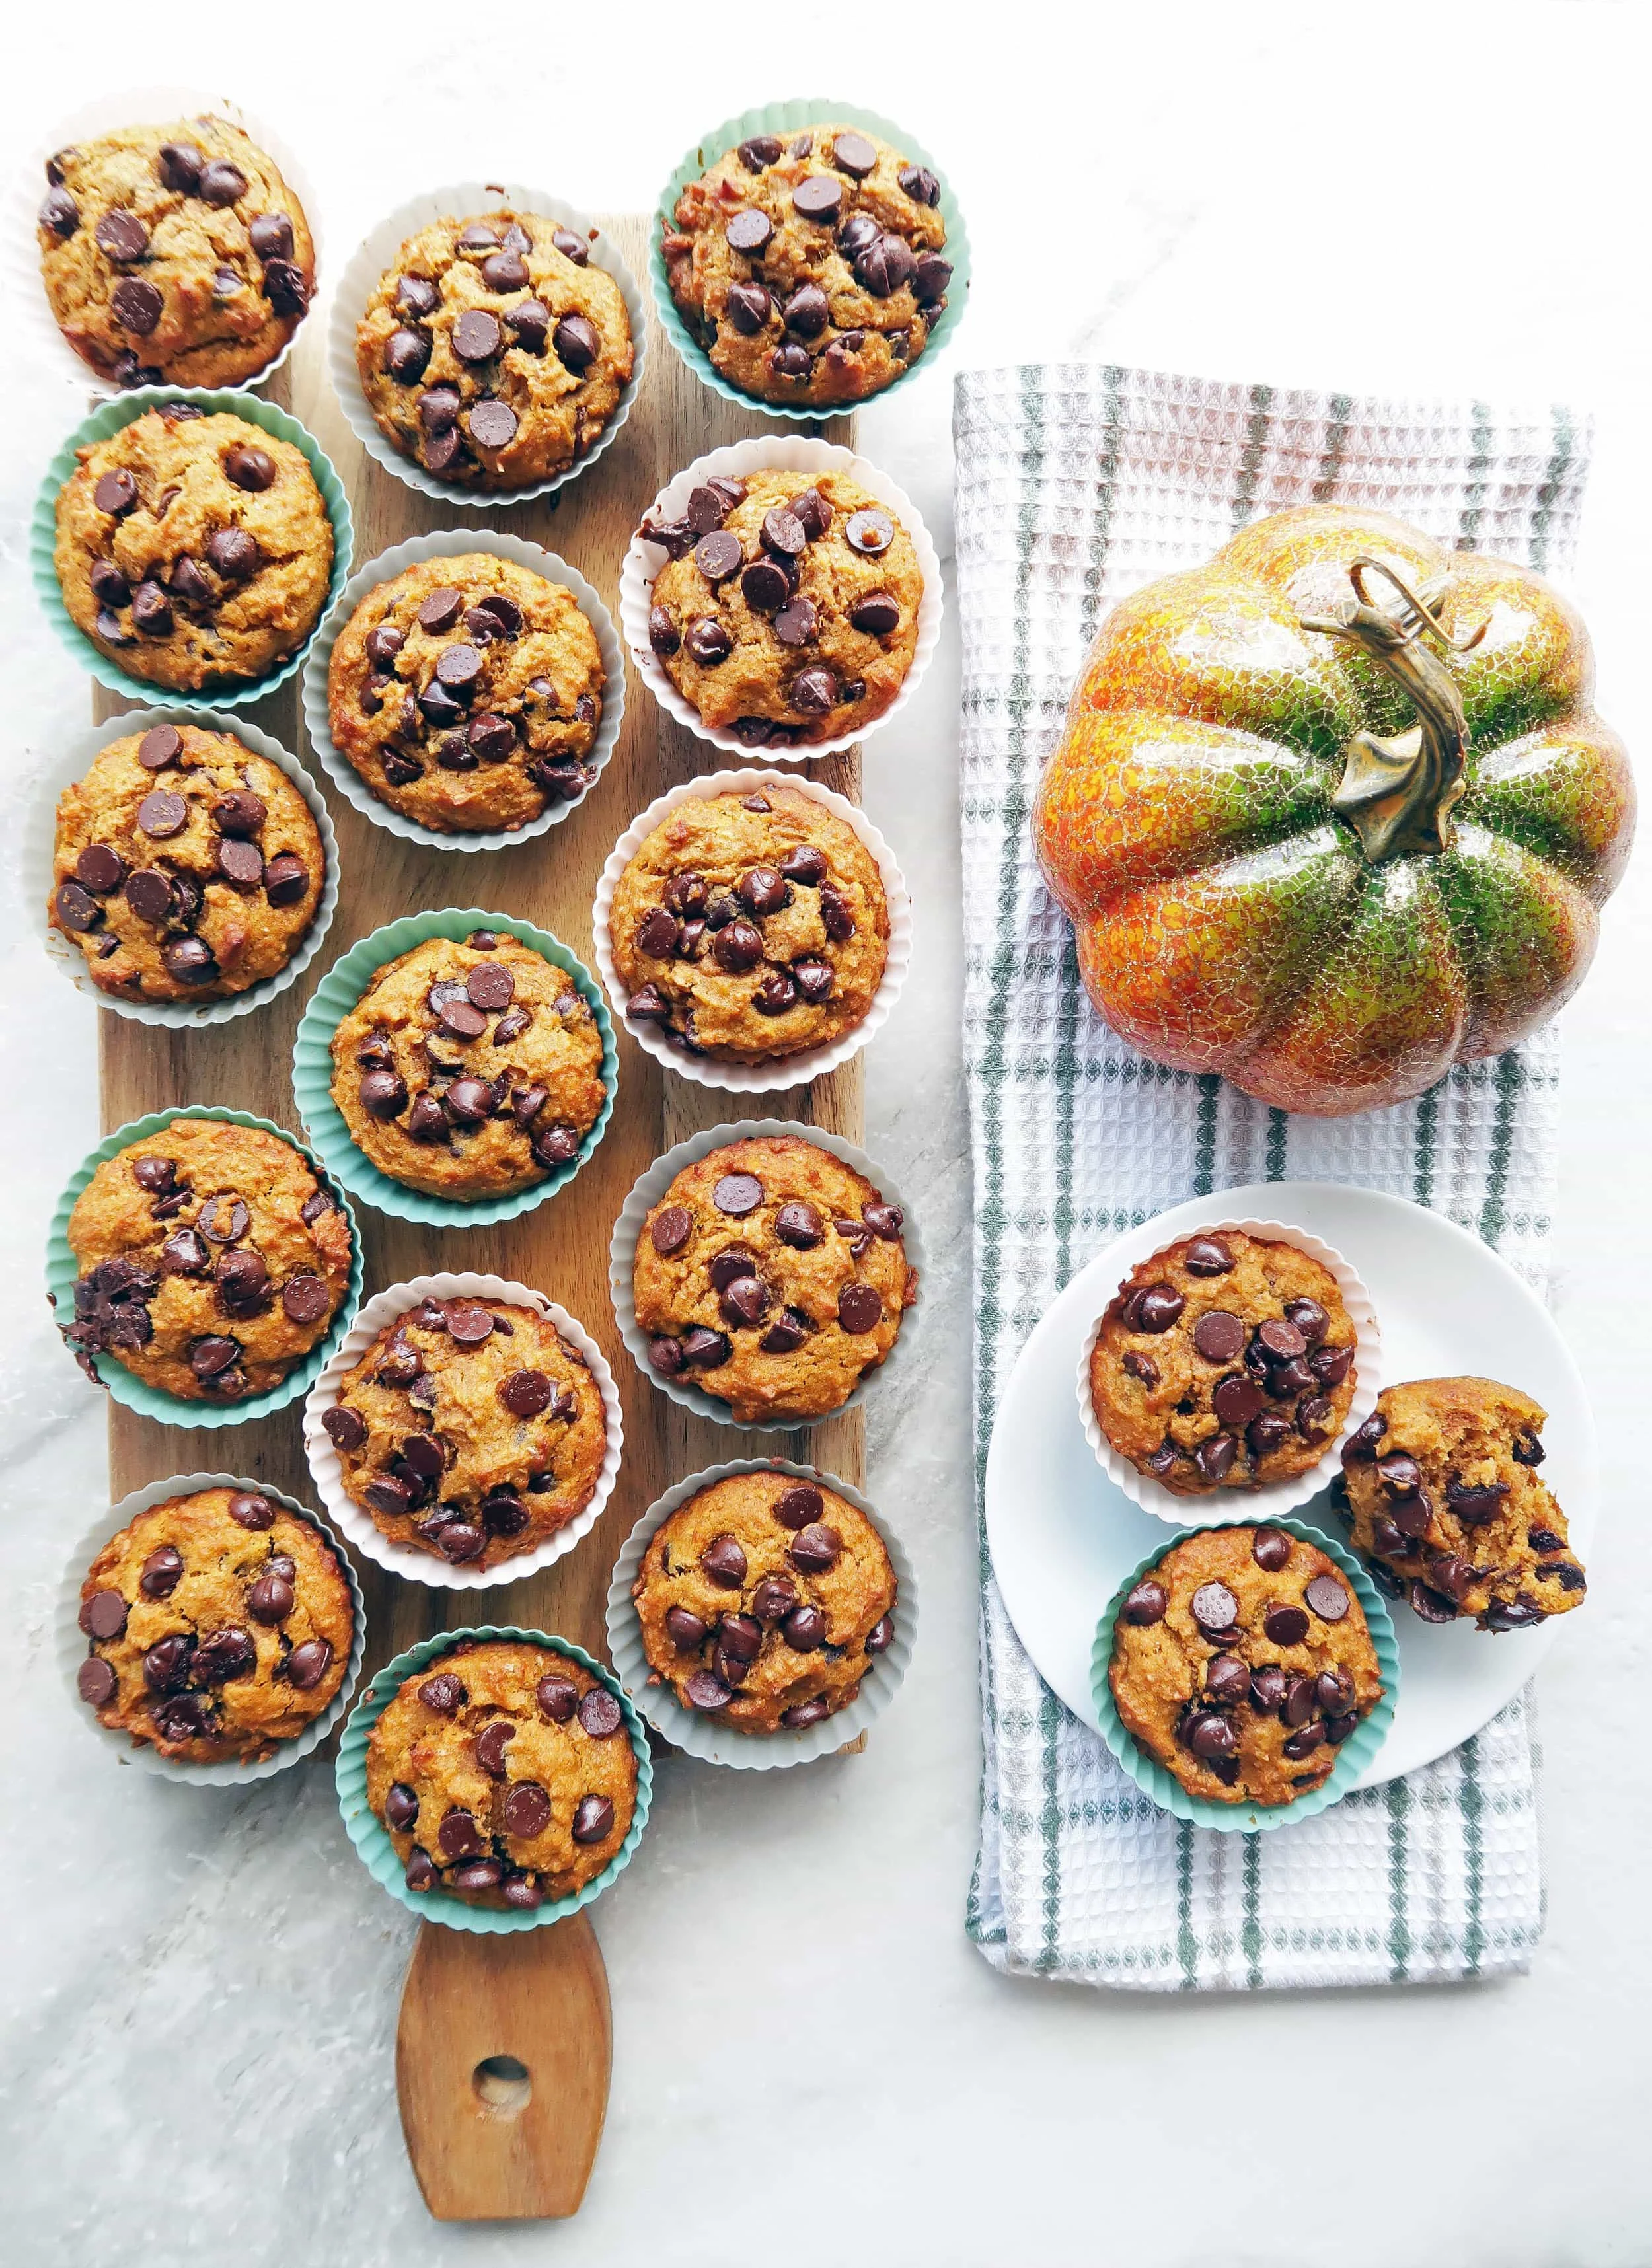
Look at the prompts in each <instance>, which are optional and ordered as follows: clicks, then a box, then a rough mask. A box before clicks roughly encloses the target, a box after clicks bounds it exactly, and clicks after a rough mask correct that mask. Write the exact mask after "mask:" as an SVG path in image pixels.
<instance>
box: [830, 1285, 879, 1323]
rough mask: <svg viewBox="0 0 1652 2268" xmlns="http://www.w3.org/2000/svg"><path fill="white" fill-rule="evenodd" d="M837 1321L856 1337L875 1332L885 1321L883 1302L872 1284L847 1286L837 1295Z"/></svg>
mask: <svg viewBox="0 0 1652 2268" xmlns="http://www.w3.org/2000/svg"><path fill="white" fill-rule="evenodd" d="M837 1320H838V1322H840V1323H841V1324H842V1326H843V1328H844V1330H846V1331H851V1332H853V1333H855V1334H856V1335H859V1334H861V1333H863V1332H866V1331H874V1330H876V1329H877V1327H878V1325H879V1324H880V1323H881V1322H882V1320H883V1302H882V1300H881V1299H880V1297H879V1296H878V1293H877V1292H876V1291H875V1290H874V1288H873V1286H872V1285H870V1284H860V1283H855V1284H845V1285H844V1287H843V1290H842V1291H841V1292H839V1293H838V1294H837Z"/></svg>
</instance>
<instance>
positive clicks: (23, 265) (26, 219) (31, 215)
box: [0, 86, 323, 401]
mask: <svg viewBox="0 0 1652 2268" xmlns="http://www.w3.org/2000/svg"><path fill="white" fill-rule="evenodd" d="M208 114H210V115H211V116H213V117H215V118H221V119H223V120H224V121H225V122H226V124H228V125H231V126H238V127H240V130H241V132H242V133H243V134H245V135H246V136H247V138H248V140H249V141H252V142H255V143H256V144H257V145H258V147H259V148H260V149H261V150H262V151H263V152H264V154H265V156H266V157H268V158H272V159H273V160H274V161H275V166H276V170H277V173H280V175H281V177H282V179H283V180H284V181H285V182H286V184H287V187H288V188H290V189H291V191H292V194H293V195H294V196H295V197H296V198H297V199H298V201H299V205H300V206H301V207H302V208H303V211H304V217H305V220H306V224H307V225H308V227H309V231H310V241H311V243H312V244H313V247H315V290H314V292H313V295H312V297H311V300H310V307H309V313H307V314H306V316H304V317H303V318H302V320H300V321H299V325H298V327H297V328H296V329H295V330H294V332H293V334H292V336H291V338H290V339H289V340H288V341H287V343H286V344H285V346H284V347H283V348H282V350H281V351H280V352H279V353H278V354H277V355H275V356H274V357H272V358H271V359H270V360H269V362H267V363H266V364H265V365H264V366H263V368H262V370H261V371H258V372H255V373H254V375H253V376H252V377H251V378H243V379H238V380H237V381H236V383H235V385H234V386H233V387H228V386H225V387H217V388H215V389H214V390H215V391H216V392H218V393H224V394H227V393H237V394H243V393H246V392H247V389H248V388H249V387H255V386H258V387H261V386H262V385H263V383H264V381H265V379H268V378H272V377H273V376H274V375H275V373H276V372H277V371H278V370H279V369H280V368H281V365H282V364H283V363H284V362H285V361H286V359H287V357H288V356H289V355H290V354H291V352H292V350H293V348H294V347H295V346H297V344H298V342H299V339H300V338H301V337H302V336H303V335H304V326H305V324H306V322H309V321H312V320H314V318H315V309H316V302H317V301H318V300H319V299H320V298H321V288H322V273H323V271H322V265H321V259H322V247H321V212H320V206H319V203H318V201H317V198H316V195H315V190H314V188H313V184H312V182H311V180H310V178H309V175H308V173H307V172H306V168H305V167H304V166H302V165H301V164H300V162H299V160H298V159H297V158H295V157H294V156H293V154H292V151H291V146H290V145H289V144H288V143H287V142H286V141H284V139H283V138H282V137H281V136H278V135H277V134H273V133H271V131H270V130H269V128H268V127H267V126H265V125H264V124H263V123H262V122H261V121H260V120H259V119H256V118H254V117H253V116H251V115H250V114H248V113H247V111H245V110H243V109H242V108H241V107H240V104H239V103H237V102H231V101H228V100H226V99H225V97H224V96H222V95H217V94H203V93H202V92H200V90H199V89H198V88H191V87H178V86H154V87H142V88H140V89H139V90H138V91H137V92H136V93H135V94H105V95H100V96H98V97H97V98H96V99H95V100H93V101H91V102H86V103H83V104H82V105H80V106H79V107H77V109H75V110H72V111H70V113H69V114H67V115H66V116H65V117H63V118H60V119H59V120H58V122H57V123H56V125H55V127H54V128H53V129H51V131H50V132H49V133H48V134H47V135H44V136H41V139H40V140H39V141H38V142H37V143H36V144H34V146H33V149H31V150H30V151H28V153H27V154H26V157H25V158H24V159H23V162H22V164H21V165H20V166H18V168H17V170H16V172H15V173H14V174H13V177H12V180H11V189H10V193H9V195H8V196H7V198H6V200H5V209H4V252H0V284H3V285H4V289H5V291H6V296H7V298H8V299H9V301H10V304H11V310H12V312H13V313H18V312H20V313H21V314H22V317H23V320H24V321H25V322H26V325H27V327H28V331H29V340H28V347H29V349H31V350H33V351H31V352H29V353H28V354H27V359H28V360H30V361H31V362H33V361H35V360H36V359H37V358H38V360H39V361H40V363H41V365H44V366H45V367H47V368H48V369H52V370H55V372H57V373H58V375H59V376H60V377H63V378H68V379H71V380H72V382H73V383H74V385H75V386H76V387H77V389H78V391H79V392H80V393H82V394H92V396H93V397H94V398H95V399H97V400H98V401H105V400H107V399H109V398H111V397H112V396H114V395H116V394H122V393H123V392H124V391H125V388H124V387H120V386H117V385H116V384H115V382H114V379H112V378H106V377H105V376H104V375H103V373H102V372H100V371H99V370H96V369H94V367H93V366H92V364H91V363H89V362H83V361H82V359H81V357H79V356H78V355H77V353H76V352H75V350H74V349H73V347H71V346H70V343H69V342H68V340H67V339H66V338H65V337H64V336H63V333H62V332H61V331H60V330H59V329H58V328H57V325H56V322H55V320H54V318H53V315H52V311H51V306H50V305H49V303H48V299H47V297H46V287H45V284H44V281H43V279H42V277H41V252H40V245H39V242H38V241H37V217H38V215H39V211H40V206H41V199H42V197H44V195H46V189H47V180H46V160H47V159H48V158H49V157H50V156H51V155H52V154H53V152H54V151H58V150H63V149H66V148H67V147H68V146H69V144H70V143H73V142H82V141H92V140H95V139H96V138H97V137H98V136H100V135H103V134H114V133H117V132H118V131H119V130H120V129H121V128H122V127H123V126H154V125H163V124H165V123H166V122H168V121H170V120H172V119H174V118H199V117H203V116H205V115H208Z"/></svg>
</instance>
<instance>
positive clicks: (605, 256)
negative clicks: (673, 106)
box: [327, 181, 648, 512]
mask: <svg viewBox="0 0 1652 2268" xmlns="http://www.w3.org/2000/svg"><path fill="white" fill-rule="evenodd" d="M503 210H512V211H514V212H521V213H542V214H543V215H544V217H545V218H546V219H547V220H553V221H555V222H556V223H557V226H558V227H560V228H566V229H571V230H572V232H573V233H574V234H575V235H576V236H582V237H584V238H585V239H586V242H587V243H588V244H589V245H590V247H591V252H590V260H591V265H592V266H593V267H595V268H601V269H602V270H603V271H604V272H605V274H607V275H608V276H612V277H613V279H614V281H615V283H616V284H618V286H619V291H620V297H621V298H623V300H624V302H625V313H626V318H627V320H628V321H629V322H630V324H631V349H632V355H633V361H632V365H631V382H630V384H629V385H628V386H626V387H624V389H623V392H622V393H621V394H620V398H619V400H618V401H617V402H616V404H615V409H614V415H613V416H611V417H610V418H609V419H608V423H607V424H606V425H605V426H604V427H603V428H602V431H601V433H600V434H599V435H598V436H597V438H596V439H595V440H594V442H593V443H592V444H591V446H590V447H589V448H588V449H587V450H586V453H585V454H584V455H583V456H582V457H576V458H575V459H574V460H573V462H572V465H569V466H568V467H566V468H564V470H563V471H562V472H560V473H553V474H552V475H550V477H549V479H548V480H542V481H530V482H527V485H526V486H524V487H522V488H516V489H494V488H482V487H473V486H471V485H470V483H468V482H465V481H443V480H439V479H438V478H437V477H436V475H435V474H434V473H429V472H426V471H425V469H424V466H423V465H420V464H417V463H415V461H414V460H413V459H412V458H411V457H407V456H403V454H402V452H401V450H400V449H398V448H397V447H396V446H395V443H394V442H393V441H392V440H391V439H390V438H389V436H388V434H387V433H385V432H383V431H380V427H379V425H378V423H377V422H376V420H375V419H374V417H373V415H372V411H371V409H368V407H367V397H366V396H365V394H363V392H362V390H361V375H360V372H358V370H357V368H356V328H357V326H358V323H359V322H360V320H361V318H362V313H363V311H364V310H365V307H366V305H367V302H368V300H369V299H370V298H372V293H373V288H374V286H375V285H376V284H377V283H378V281H379V278H380V276H382V275H383V274H384V272H385V270H386V269H387V268H388V267H389V266H390V265H391V263H392V262H393V261H395V256H396V254H397V253H398V252H400V250H401V248H402V246H403V245H404V244H405V243H406V242H407V239H409V237H410V236H417V235H418V234H419V232H421V231H422V230H424V229H427V228H429V227H430V225H431V223H432V222H433V221H439V220H450V219H451V220H468V219H470V218H472V217H475V216H476V215H479V214H486V213H490V212H495V211H503ZM647 335H648V326H647V320H646V317H645V313H644V309H643V296H642V293H641V292H640V291H638V288H637V281H636V278H635V277H634V276H632V274H631V269H629V268H628V267H627V266H626V264H625V261H624V259H623V256H622V254H621V252H620V249H619V247H618V246H617V245H616V243H615V241H614V239H613V238H612V237H611V236H609V235H608V233H607V232H606V231H605V230H602V229H599V228H598V226H597V225H596V223H595V221H594V220H593V219H592V218H591V217H590V215H589V214H588V213H583V212H581V211H580V210H579V208H578V207H577V206H574V205H571V204H568V203H564V200H563V199H562V198H561V197H553V196H551V195H549V193H548V192H547V191H546V190H543V189H530V188H524V187H523V186H522V184H521V183H520V182H518V181H505V182H499V181H456V182H454V183H453V184H452V185H451V186H450V187H448V188H437V189H426V190H424V191H423V192H422V193H421V194H420V195H418V196H416V197H409V198H408V199H407V201H406V203H403V204H399V205H398V206H397V207H396V209H395V211H394V212H392V213H388V214H387V215H386V217H384V219H383V220H381V221H380V222H378V223H377V224H376V225H374V226H373V227H372V229H370V230H369V231H368V232H367V234H366V235H365V237H364V238H363V239H362V241H361V243H360V244H359V245H358V247H356V250H355V251H354V252H353V253H352V254H350V259H349V261H347V262H346V263H345V266H344V268H343V272H342V273H341V275H340V276H339V279H338V284H337V288H336V291H334V293H333V298H332V303H331V305H330V306H329V307H328V312H327V374H328V377H329V378H330V379H332V381H333V391H334V393H335V394H337V396H338V401H339V407H340V409H343V413H344V417H345V421H346V423H348V424H349V426H350V431H351V432H352V433H353V434H354V435H355V437H356V438H357V439H358V441H359V442H360V443H361V446H362V447H363V448H364V449H365V451H366V452H367V454H368V455H369V456H370V457H372V459H373V460H375V462H377V463H379V464H380V465H382V466H383V467H384V468H385V470H386V472H387V473H394V474H395V476H396V478H397V479H398V480H399V481H405V482H407V484H408V486H409V488H410V489H417V490H418V491H419V493H420V494H421V495H422V496H427V497H435V499H436V501H437V502H438V503H439V504H468V505H469V506H470V507H471V508H472V509H473V510H475V511H478V512H486V511H488V510H490V509H491V508H494V507H497V506H498V505H499V504H525V503H526V502H527V499H528V498H529V497H541V496H549V495H551V494H552V493H553V491H554V490H557V489H560V488H563V487H564V486H565V485H566V484H567V482H570V481H575V480H578V479H579V475H580V474H581V473H583V472H586V471H588V470H589V469H590V468H591V467H592V466H593V465H594V464H595V463H596V461H597V460H598V458H599V457H601V454H602V453H603V451H604V450H605V449H607V448H608V447H609V446H611V444H612V442H613V439H614V437H615V435H616V433H617V432H618V431H619V430H620V428H621V426H622V425H623V423H625V420H626V419H627V417H629V416H630V415H631V404H632V403H633V402H634V401H636V399H637V394H638V387H640V386H641V384H642V377H643V362H644V357H645V352H646V348H647Z"/></svg>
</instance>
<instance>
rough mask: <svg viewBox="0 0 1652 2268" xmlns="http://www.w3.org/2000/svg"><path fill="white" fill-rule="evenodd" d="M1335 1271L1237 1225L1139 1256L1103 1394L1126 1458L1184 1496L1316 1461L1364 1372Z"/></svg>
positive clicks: (1110, 1433) (1118, 1316) (1102, 1361)
mask: <svg viewBox="0 0 1652 2268" xmlns="http://www.w3.org/2000/svg"><path fill="white" fill-rule="evenodd" d="M1354 1354H1355V1335H1354V1329H1353V1322H1351V1321H1350V1319H1349V1316H1348V1311H1347V1309H1346V1307H1345V1306H1344V1305H1343V1300H1342V1293H1341V1292H1340V1290H1339V1286H1338V1284H1337V1279H1336V1278H1335V1277H1334V1276H1333V1275H1332V1274H1331V1270H1329V1269H1328V1268H1326V1267H1324V1265H1323V1264H1322V1263H1320V1262H1319V1261H1317V1260H1316V1259H1315V1258H1314V1256H1313V1255H1312V1254H1311V1253H1308V1252H1304V1251H1302V1249H1301V1248H1299V1247H1298V1246H1296V1245H1294V1244H1286V1243H1282V1242H1280V1241H1277V1240H1272V1239H1267V1238H1260V1237H1254V1236H1247V1235H1245V1234H1244V1233H1243V1231H1242V1230H1239V1229H1231V1228H1224V1229H1218V1230H1212V1231H1211V1232H1210V1233H1208V1234H1204V1235H1198V1236H1191V1237H1184V1238H1183V1239H1182V1240H1181V1241H1179V1242H1178V1243H1176V1244H1173V1245H1171V1246H1169V1248H1168V1249H1167V1250H1165V1251H1163V1252H1157V1253H1154V1255H1153V1256H1152V1257H1151V1258H1150V1259H1147V1260H1144V1261H1142V1262H1140V1263H1139V1264H1138V1265H1137V1266H1136V1267H1135V1268H1132V1270H1131V1272H1130V1274H1129V1275H1128V1276H1127V1277H1126V1278H1125V1280H1124V1282H1123V1283H1122V1284H1121V1285H1119V1287H1118V1290H1117V1292H1116V1293H1115V1294H1114V1297H1113V1299H1112V1300H1111V1302H1110V1305H1109V1307H1108V1309H1107V1313H1106V1314H1105V1315H1104V1316H1103V1320H1102V1323H1101V1327H1100V1329H1099V1330H1098V1331H1097V1333H1096V1337H1095V1347H1094V1350H1093V1351H1092V1353H1091V1357H1090V1400H1091V1403H1092V1406H1093V1407H1094V1409H1095V1416H1096V1419H1097V1422H1098V1423H1099V1424H1100V1425H1101V1428H1102V1431H1103V1432H1104V1433H1105V1434H1106V1436H1107V1438H1108V1440H1110V1442H1111V1443H1112V1445H1113V1447H1114V1448H1115V1449H1117V1452H1118V1454H1119V1455H1120V1456H1122V1457H1127V1458H1128V1459H1129V1461H1130V1462H1131V1463H1132V1465H1134V1466H1135V1468H1136V1469H1137V1471H1138V1472H1141V1473H1147V1474H1149V1475H1150V1476H1152V1477H1153V1478H1154V1480H1156V1481H1158V1482H1160V1483H1161V1484H1162V1485H1163V1486H1164V1487H1165V1488H1167V1489H1169V1491H1170V1492H1171V1494H1172V1495H1173V1496H1202V1495H1205V1494H1206V1493H1207V1492H1208V1491H1210V1490H1212V1489H1217V1488H1261V1487H1265V1485H1266V1484H1269V1483H1270V1482H1273V1481H1283V1480H1291V1479H1294V1477H1295V1476H1296V1475H1297V1474H1299V1473H1305V1472H1309V1471H1311V1469H1313V1467H1314V1466H1315V1465H1316V1464H1317V1463H1318V1462H1319V1460H1320V1458H1321V1457H1323V1456H1324V1454H1325V1452H1326V1450H1327V1449H1328V1448H1329V1447H1331V1443H1332V1442H1333V1441H1334V1440H1336V1438H1337V1436H1338V1434H1339V1432H1341V1431H1342V1428H1343V1425H1344V1424H1345V1423H1346V1418H1347V1415H1348V1408H1349V1404H1350V1403H1352V1402H1353V1390H1354V1387H1355V1385H1356V1384H1357V1382H1358V1377H1359V1373H1358V1371H1357V1370H1356V1368H1355V1366H1354Z"/></svg>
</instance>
